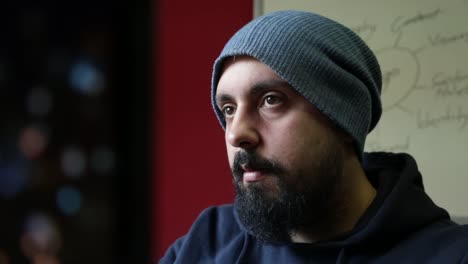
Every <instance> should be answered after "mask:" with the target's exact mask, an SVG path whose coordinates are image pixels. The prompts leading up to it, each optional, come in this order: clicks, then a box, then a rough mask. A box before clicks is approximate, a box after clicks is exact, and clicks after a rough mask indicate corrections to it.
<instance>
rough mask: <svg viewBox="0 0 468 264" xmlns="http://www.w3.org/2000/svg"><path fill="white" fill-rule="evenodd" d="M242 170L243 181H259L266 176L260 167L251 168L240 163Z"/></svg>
mask: <svg viewBox="0 0 468 264" xmlns="http://www.w3.org/2000/svg"><path fill="white" fill-rule="evenodd" d="M242 170H243V171H244V173H243V177H242V179H243V182H244V183H247V182H256V181H261V180H263V179H264V178H265V177H266V174H265V171H263V170H262V169H252V168H249V167H247V166H245V165H242Z"/></svg>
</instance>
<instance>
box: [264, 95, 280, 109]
mask: <svg viewBox="0 0 468 264" xmlns="http://www.w3.org/2000/svg"><path fill="white" fill-rule="evenodd" d="M282 101H283V100H282V99H281V98H280V97H278V96H276V95H267V96H265V98H264V99H263V104H264V105H265V106H266V107H272V106H275V105H277V104H280V103H282Z"/></svg>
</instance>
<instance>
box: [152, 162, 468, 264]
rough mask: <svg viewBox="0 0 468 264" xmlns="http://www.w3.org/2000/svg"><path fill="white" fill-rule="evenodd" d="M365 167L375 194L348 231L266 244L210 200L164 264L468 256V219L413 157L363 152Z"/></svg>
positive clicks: (455, 259)
mask: <svg viewBox="0 0 468 264" xmlns="http://www.w3.org/2000/svg"><path fill="white" fill-rule="evenodd" d="M363 166H364V168H365V171H366V175H367V176H368V178H369V180H370V182H371V183H372V184H373V185H374V187H375V188H376V189H377V196H376V198H375V199H374V201H373V202H372V204H371V205H370V207H369V208H368V210H367V211H366V213H365V214H364V215H363V216H362V217H361V219H360V221H359V223H358V224H357V225H356V227H355V228H354V229H353V230H352V231H351V232H349V233H347V234H343V235H341V236H339V237H337V238H335V239H333V240H329V241H321V242H317V243H310V244H309V243H307V244H306V243H289V244H271V243H265V242H260V241H258V240H257V239H255V237H253V236H251V235H250V234H248V233H247V232H246V231H245V229H244V227H243V226H242V224H241V223H240V222H239V220H238V218H237V215H236V212H235V210H234V208H233V206H232V205H224V206H219V207H211V208H208V209H206V210H204V211H203V212H202V213H201V214H200V216H199V217H198V219H197V220H196V221H195V223H194V224H193V226H192V227H191V229H190V231H189V233H188V234H187V235H185V236H183V237H181V238H179V239H178V240H177V241H176V242H175V243H174V244H173V245H172V246H171V247H170V248H169V249H168V250H167V252H166V255H165V256H164V257H163V258H162V259H161V260H160V264H167V263H184V264H185V263H222V264H225V263H268V264H270V263H288V264H289V263H468V226H461V225H457V224H456V223H454V222H452V221H451V220H450V218H449V215H448V214H447V212H446V211H445V210H443V209H442V208H439V207H438V206H436V205H435V204H434V203H433V202H432V200H431V199H430V198H429V197H428V196H427V194H426V193H425V192H424V188H423V184H422V178H421V175H420V173H419V171H418V168H417V166H416V162H415V161H414V159H413V158H412V157H411V156H409V155H407V154H391V153H370V154H365V155H364V158H363ZM441 177H443V175H441Z"/></svg>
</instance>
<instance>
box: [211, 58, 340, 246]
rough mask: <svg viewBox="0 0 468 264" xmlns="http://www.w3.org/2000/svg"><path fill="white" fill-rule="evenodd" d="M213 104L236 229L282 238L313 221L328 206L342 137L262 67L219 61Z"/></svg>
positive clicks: (323, 215) (332, 198)
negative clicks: (222, 125) (221, 121)
mask: <svg viewBox="0 0 468 264" xmlns="http://www.w3.org/2000/svg"><path fill="white" fill-rule="evenodd" d="M216 103H217V106H218V107H219V109H221V111H222V112H223V113H224V116H225V119H226V134H225V140H226V147H227V153H228V159H229V163H230V165H231V169H232V172H233V176H234V186H235V188H236V191H237V196H236V204H235V206H236V210H237V212H238V215H239V218H240V220H241V221H242V222H243V224H244V226H246V228H247V229H248V230H249V231H250V232H251V233H252V234H253V235H255V236H257V237H259V238H260V239H263V240H276V241H278V240H288V239H289V237H290V235H291V234H292V233H294V232H295V231H297V230H299V229H303V228H310V226H309V225H319V224H320V222H321V221H324V220H325V219H326V217H327V216H328V215H329V213H330V212H329V211H330V210H332V207H333V206H335V205H336V202H337V200H338V199H337V196H338V194H339V190H338V189H339V182H340V180H341V177H340V176H341V175H342V174H343V163H344V149H343V140H342V139H341V137H340V136H339V133H338V132H337V130H336V129H334V128H332V126H331V124H330V122H329V121H328V120H327V119H326V118H324V117H323V115H322V114H321V113H320V112H318V111H317V110H316V108H315V107H314V106H313V105H312V104H311V103H309V102H308V101H307V100H306V99H305V98H304V97H303V96H301V95H300V94H299V93H297V92H296V91H295V90H294V89H293V88H292V87H291V86H289V84H288V83H287V82H285V81H284V80H283V79H282V78H280V77H279V76H278V75H277V74H276V73H275V72H273V71H272V70H271V69H270V68H269V67H268V66H266V65H265V64H263V63H261V62H259V61H257V60H255V59H253V58H250V57H237V58H235V59H231V60H229V61H227V62H226V64H225V67H224V71H223V73H222V76H221V78H220V80H219V83H218V88H217V93H216Z"/></svg>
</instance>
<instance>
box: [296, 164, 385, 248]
mask: <svg viewBox="0 0 468 264" xmlns="http://www.w3.org/2000/svg"><path fill="white" fill-rule="evenodd" d="M344 172H345V174H346V175H343V180H342V182H341V183H339V184H340V185H341V186H338V189H339V190H341V191H338V192H337V195H338V196H339V197H337V198H338V201H339V202H338V204H337V207H336V210H335V211H333V212H332V213H331V216H330V217H329V219H324V221H322V223H320V224H319V225H317V226H313V227H310V228H304V229H301V230H295V231H293V234H292V235H291V241H292V242H295V243H315V242H318V241H325V240H329V239H332V238H334V237H336V236H338V235H340V234H344V233H347V232H350V231H352V230H353V228H354V227H355V226H356V224H357V223H358V221H359V219H360V218H361V217H362V215H363V214H364V213H365V212H366V210H367V209H368V208H369V206H370V204H371V203H372V201H373V200H374V198H375V196H376V194H377V191H376V190H375V188H374V187H373V186H372V184H371V183H370V182H369V180H368V179H367V176H366V174H365V172H364V170H363V168H362V166H361V164H360V162H359V161H358V160H357V159H351V160H349V161H348V162H347V164H346V166H345V169H344Z"/></svg>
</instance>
